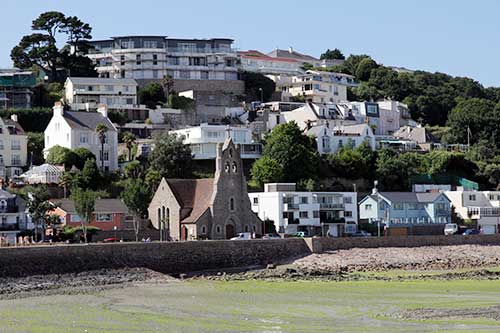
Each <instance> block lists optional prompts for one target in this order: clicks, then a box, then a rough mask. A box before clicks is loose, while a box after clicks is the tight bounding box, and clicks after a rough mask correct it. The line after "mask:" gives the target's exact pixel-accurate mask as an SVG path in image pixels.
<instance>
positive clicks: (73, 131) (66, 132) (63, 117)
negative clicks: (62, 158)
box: [44, 102, 118, 171]
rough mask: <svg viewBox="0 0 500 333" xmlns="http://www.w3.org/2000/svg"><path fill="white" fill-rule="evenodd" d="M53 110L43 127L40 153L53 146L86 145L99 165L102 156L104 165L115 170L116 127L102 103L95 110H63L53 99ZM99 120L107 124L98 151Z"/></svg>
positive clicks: (116, 158)
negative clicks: (43, 135)
mask: <svg viewBox="0 0 500 333" xmlns="http://www.w3.org/2000/svg"><path fill="white" fill-rule="evenodd" d="M53 110H54V114H53V116H52V119H51V120H50V122H49V125H48V126H47V128H46V129H45V132H44V133H45V148H44V156H45V157H47V154H48V152H49V149H50V148H52V147H54V146H61V147H66V148H69V149H75V148H80V147H84V148H87V149H89V150H90V151H91V152H92V153H93V154H94V155H95V156H96V159H97V161H96V162H97V165H98V166H99V167H100V166H101V161H102V160H104V169H105V170H110V171H115V170H118V131H117V130H116V127H115V126H114V125H113V123H112V122H111V120H109V118H108V111H107V108H106V106H105V105H100V106H99V109H98V111H97V112H79V111H65V110H64V108H63V106H62V104H61V103H60V102H57V103H56V104H55V106H54V108H53ZM99 124H103V125H105V126H106V127H107V128H108V131H107V132H106V138H105V143H104V150H103V151H102V146H101V142H100V140H99V137H98V134H97V133H96V127H97V126H98V125H99Z"/></svg>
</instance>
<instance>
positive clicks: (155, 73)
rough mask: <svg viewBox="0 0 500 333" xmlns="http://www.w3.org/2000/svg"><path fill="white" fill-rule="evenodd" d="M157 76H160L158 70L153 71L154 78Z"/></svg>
mask: <svg viewBox="0 0 500 333" xmlns="http://www.w3.org/2000/svg"><path fill="white" fill-rule="evenodd" d="M157 78H158V71H157V70H154V71H153V79H157Z"/></svg>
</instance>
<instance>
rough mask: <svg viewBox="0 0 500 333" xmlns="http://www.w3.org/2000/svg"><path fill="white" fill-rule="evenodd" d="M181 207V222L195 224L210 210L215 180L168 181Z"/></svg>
mask: <svg viewBox="0 0 500 333" xmlns="http://www.w3.org/2000/svg"><path fill="white" fill-rule="evenodd" d="M167 183H168V185H169V186H170V188H171V189H172V192H174V195H175V198H176V199H177V201H178V202H179V204H180V205H181V222H182V223H194V222H196V220H197V219H198V218H199V217H200V216H201V215H202V214H203V213H204V212H205V211H206V210H207V209H208V208H209V206H210V200H211V198H212V194H213V191H214V179H213V178H205V179H167Z"/></svg>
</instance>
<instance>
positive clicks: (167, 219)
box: [165, 208, 170, 225]
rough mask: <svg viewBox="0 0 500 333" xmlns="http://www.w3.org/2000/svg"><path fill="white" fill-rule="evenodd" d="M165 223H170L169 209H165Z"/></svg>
mask: <svg viewBox="0 0 500 333" xmlns="http://www.w3.org/2000/svg"><path fill="white" fill-rule="evenodd" d="M165 222H166V223H167V225H168V223H169V222H170V209H169V208H167V215H166V216H165Z"/></svg>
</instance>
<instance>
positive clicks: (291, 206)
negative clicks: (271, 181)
mask: <svg viewBox="0 0 500 333" xmlns="http://www.w3.org/2000/svg"><path fill="white" fill-rule="evenodd" d="M298 209H299V204H296V203H285V206H284V210H285V211H290V210H298Z"/></svg>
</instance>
